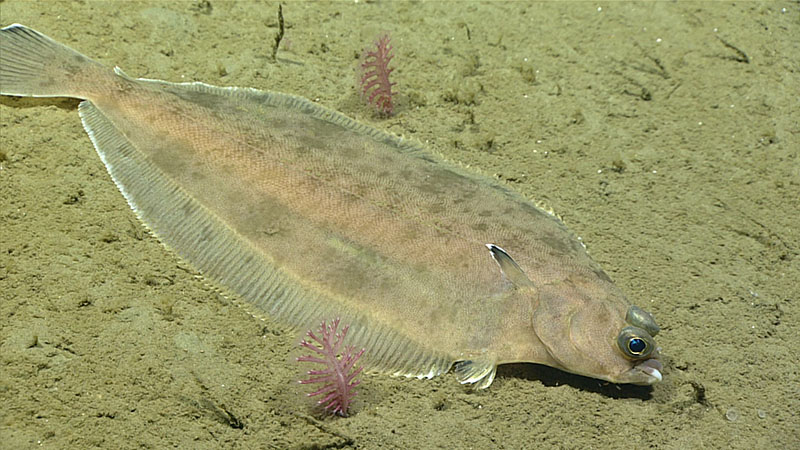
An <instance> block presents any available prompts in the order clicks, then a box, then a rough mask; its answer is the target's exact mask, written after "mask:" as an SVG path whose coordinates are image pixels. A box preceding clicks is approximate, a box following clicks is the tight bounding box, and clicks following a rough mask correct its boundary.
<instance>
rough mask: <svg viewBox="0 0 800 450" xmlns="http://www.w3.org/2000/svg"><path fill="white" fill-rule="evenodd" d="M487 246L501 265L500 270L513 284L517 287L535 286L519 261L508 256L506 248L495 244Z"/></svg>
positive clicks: (493, 257)
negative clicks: (518, 263)
mask: <svg viewBox="0 0 800 450" xmlns="http://www.w3.org/2000/svg"><path fill="white" fill-rule="evenodd" d="M486 248H488V249H489V252H490V253H491V254H492V259H494V261H495V262H496V263H497V265H498V266H500V271H501V272H503V275H504V276H505V277H506V279H507V280H508V281H510V282H511V284H513V285H514V287H516V288H522V287H533V283H532V282H531V280H529V279H528V276H527V275H525V272H523V271H522V269H521V268H520V267H519V265H517V263H516V262H515V261H514V260H513V259H511V257H510V256H508V253H506V251H505V250H503V249H502V248H500V247H498V246H496V245H494V244H486Z"/></svg>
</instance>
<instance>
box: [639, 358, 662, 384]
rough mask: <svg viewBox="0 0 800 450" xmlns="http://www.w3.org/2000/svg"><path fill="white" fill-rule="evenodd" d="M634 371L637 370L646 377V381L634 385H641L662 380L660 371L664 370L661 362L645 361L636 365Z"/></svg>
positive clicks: (654, 360) (655, 360)
mask: <svg viewBox="0 0 800 450" xmlns="http://www.w3.org/2000/svg"><path fill="white" fill-rule="evenodd" d="M634 369H635V370H639V371H640V372H641V373H643V374H645V375H647V379H646V380H645V381H644V382H641V383H636V384H642V385H649V384H655V383H658V382H659V381H661V380H662V379H663V378H664V377H663V376H662V375H661V371H662V370H663V369H664V367H663V366H662V365H661V362H659V361H658V360H657V359H648V360H645V361H643V362H641V363H639V364H637V365H636V367H635V368H634Z"/></svg>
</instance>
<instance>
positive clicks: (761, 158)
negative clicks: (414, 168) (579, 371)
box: [0, 0, 800, 449]
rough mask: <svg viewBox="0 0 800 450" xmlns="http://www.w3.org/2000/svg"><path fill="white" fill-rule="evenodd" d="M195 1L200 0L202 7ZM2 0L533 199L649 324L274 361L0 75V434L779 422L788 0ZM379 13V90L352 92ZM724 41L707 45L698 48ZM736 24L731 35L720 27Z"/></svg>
mask: <svg viewBox="0 0 800 450" xmlns="http://www.w3.org/2000/svg"><path fill="white" fill-rule="evenodd" d="M208 5H210V7H209V6H208ZM283 11H284V16H285V19H286V25H287V30H286V36H285V38H284V41H283V44H282V46H281V49H280V50H279V52H278V61H277V62H272V61H271V60H270V59H269V57H268V55H269V54H270V51H271V46H272V42H273V37H274V35H275V33H276V14H277V4H275V3H271V2H242V3H227V2H220V1H214V0H212V1H211V2H210V3H209V2H142V3H139V2H84V1H82V2H64V3H58V2H46V3H31V2H20V1H4V2H0V24H2V25H8V24H10V23H14V22H19V23H23V24H26V25H28V26H31V27H34V28H36V29H38V30H40V31H42V32H44V33H46V34H48V35H50V36H51V37H53V38H55V39H57V40H59V41H61V42H63V43H65V44H68V45H70V46H72V47H74V48H75V49H78V50H80V51H81V52H83V53H85V54H86V55H88V56H91V57H93V58H96V59H97V60H99V61H101V62H103V63H105V64H109V65H115V64H116V65H119V66H120V67H122V68H124V70H125V71H126V72H127V73H128V74H130V75H133V76H138V77H146V78H156V79H164V80H169V81H175V82H179V81H194V80H201V81H205V82H208V83H211V84H217V85H226V86H228V85H233V86H250V87H255V88H260V89H271V90H277V91H283V92H288V93H293V94H299V95H302V96H305V97H308V98H311V99H313V100H315V101H317V102H319V103H320V104H322V105H325V106H328V107H331V108H334V109H337V110H340V111H342V112H344V113H345V114H347V115H350V116H352V117H355V118H357V119H358V120H362V121H365V122H368V123H371V124H373V125H374V126H376V127H378V128H381V129H384V130H388V131H390V132H393V133H396V134H401V135H404V136H407V137H411V138H414V139H417V140H418V141H420V142H423V143H424V145H425V146H427V147H428V148H430V149H431V150H432V151H436V152H439V153H441V154H442V155H444V157H445V158H447V159H449V160H452V161H457V162H458V163H462V164H465V165H469V166H472V167H475V168H477V169H478V170H480V171H482V172H484V173H485V174H487V175H490V176H496V177H499V178H500V179H502V180H505V182H507V183H508V184H509V185H511V186H512V187H513V188H514V189H517V190H519V191H521V192H523V193H525V194H527V195H529V196H531V197H533V198H536V199H540V200H543V201H545V202H546V203H547V204H549V205H550V206H552V207H553V208H554V209H555V210H556V211H557V212H558V213H560V214H561V215H562V216H563V217H564V219H565V221H566V222H567V224H568V225H569V226H570V227H571V228H572V229H573V230H575V231H576V232H577V233H579V234H580V236H581V237H582V238H583V239H584V240H585V242H587V243H588V245H589V249H590V251H591V254H592V255H593V257H594V258H595V259H596V260H598V262H600V264H601V265H602V266H603V267H604V268H605V270H606V271H607V272H608V273H609V274H610V275H611V276H612V278H614V279H615V281H616V282H617V283H618V284H619V285H620V287H621V288H622V289H623V290H624V291H625V292H626V293H627V294H628V296H629V298H630V300H631V301H632V302H634V303H636V304H638V305H640V306H642V307H643V308H645V309H648V310H650V311H651V312H652V313H653V314H654V315H655V317H656V318H657V320H658V322H659V323H660V325H661V327H662V332H661V334H659V336H658V343H659V345H661V346H662V347H663V354H664V363H665V366H666V368H665V371H664V372H665V379H664V381H663V382H662V383H660V384H658V385H656V386H655V387H653V388H652V389H649V388H642V387H631V386H615V385H609V384H607V383H604V382H600V381H597V380H594V379H589V378H583V377H579V376H574V375H569V374H565V373H562V372H559V371H556V370H553V369H549V368H546V367H543V366H538V365H532V364H516V365H511V366H506V367H501V369H500V370H499V373H498V377H497V379H496V380H495V382H494V384H493V385H492V386H491V387H490V388H489V389H488V390H485V391H479V392H473V391H472V390H470V389H469V388H466V387H464V386H461V385H460V384H458V383H457V381H456V379H455V377H454V376H453V375H452V374H448V375H445V376H442V377H439V378H436V379H433V380H416V379H412V380H406V379H396V378H390V377H386V376H380V375H368V376H365V377H364V378H363V387H361V389H360V395H359V396H358V397H357V399H356V402H355V405H354V407H353V410H352V415H351V417H349V418H345V419H342V418H336V417H326V416H324V415H320V414H319V413H318V412H316V411H315V410H314V408H313V403H312V402H310V401H309V400H308V399H307V398H305V397H304V396H303V393H304V392H306V391H305V390H304V389H302V387H300V386H298V385H297V384H296V383H295V380H296V379H298V377H299V375H298V374H299V372H300V370H301V368H300V367H298V365H297V364H296V363H295V362H294V361H293V356H294V355H296V354H297V349H296V348H297V342H298V340H299V336H300V331H299V330H292V329H290V328H288V327H286V325H285V324H282V323H277V322H272V321H269V320H266V321H260V320H257V319H254V318H252V317H251V316H249V315H248V314H247V313H246V312H245V311H244V310H242V309H241V308H238V307H236V306H234V305H233V304H232V303H231V301H230V300H228V299H226V298H225V297H224V296H222V295H220V294H218V293H217V291H216V290H215V289H214V288H212V287H209V286H207V285H206V284H205V282H204V281H203V280H202V279H200V278H199V277H198V276H197V273H196V272H195V271H194V270H193V269H192V268H191V267H190V266H189V265H187V264H186V263H184V262H181V261H179V260H178V259H177V258H176V257H175V256H174V255H172V254H171V253H170V252H168V251H167V250H165V249H164V248H163V247H162V246H161V244H159V242H158V241H157V240H156V239H155V238H153V237H152V236H150V235H148V234H147V233H146V232H145V231H144V229H143V227H141V226H140V225H139V223H138V222H137V220H136V218H135V217H134V215H133V213H132V212H131V211H130V210H129V208H128V206H127V204H126V203H125V200H124V199H123V197H122V196H121V195H120V194H119V193H118V192H117V189H116V187H115V186H114V183H113V182H112V181H111V179H110V178H109V176H108V175H107V173H106V171H105V168H104V167H103V165H102V163H101V161H100V159H99V158H98V157H97V155H96V154H95V152H94V149H93V147H92V144H91V142H90V141H89V139H88V137H87V136H86V133H85V132H84V131H83V129H82V127H81V123H80V119H79V117H78V113H77V110H76V108H77V104H78V102H77V101H73V100H60V99H26V100H17V99H11V98H8V97H4V98H2V99H0V114H2V115H1V116H0V302H1V303H0V361H2V365H1V366H0V404H2V408H0V417H1V418H2V420H1V421H0V447H3V448H9V449H21V448H36V447H42V448H54V449H65V448H81V449H86V448H167V447H176V448H197V449H202V448H248V449H250V448H309V447H312V448H327V447H335V448H365V449H370V448H379V447H380V448H508V449H511V448H582V449H584V448H637V449H638V448H675V449H677V448H743V449H754V448H760V449H765V448H798V447H800V417H798V412H799V411H800V380H798V373H799V372H800V368H799V367H800V366H799V365H798V364H797V361H798V360H800V350H799V347H798V345H797V343H798V342H800V331H799V330H800V327H798V323H799V322H798V321H799V320H800V305H799V304H798V302H799V301H800V298H798V297H799V295H798V294H800V287H799V286H800V255H798V251H800V226H799V225H798V224H800V213H798V211H800V200H799V199H800V159H799V158H800V157H799V156H798V154H799V153H800V123H799V121H800V113H799V111H800V103H799V102H798V99H797V95H798V91H799V90H800V62H799V61H800V4H798V3H797V2H768V3H757V2H736V3H719V2H713V3H712V2H678V3H674V2H658V3H621V2H584V3H572V2H571V3H565V4H559V3H544V4H542V3H533V4H529V3H521V2H520V3H491V4H482V3H472V2H461V3H440V2H409V3H400V2H398V3H390V2H371V1H360V2H357V3H354V2H347V3H295V2H286V3H285V4H284V9H283ZM381 31H389V32H390V33H391V36H392V40H393V42H394V45H395V49H396V57H395V60H394V65H395V67H396V71H395V73H394V74H393V75H394V80H395V81H396V82H397V86H396V91H397V97H396V100H397V108H396V115H395V116H393V117H391V118H389V119H381V118H378V117H376V116H375V115H374V114H373V113H372V112H371V110H370V109H369V108H367V107H366V106H365V105H363V104H362V103H361V101H360V99H359V97H358V95H357V93H356V91H355V90H354V77H355V75H354V67H355V65H356V61H357V57H358V55H359V54H360V52H361V49H362V48H363V47H364V46H366V45H369V44H370V43H371V41H372V40H373V39H374V38H375V37H376V36H377V35H378V33H379V32H381ZM725 43H727V44H728V45H726V44H725ZM736 49H738V51H737V50H736Z"/></svg>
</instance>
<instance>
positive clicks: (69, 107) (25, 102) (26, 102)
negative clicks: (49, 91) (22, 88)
mask: <svg viewBox="0 0 800 450" xmlns="http://www.w3.org/2000/svg"><path fill="white" fill-rule="evenodd" d="M81 101H82V100H80V99H77V98H68V97H42V98H32V97H0V105H3V106H8V107H11V108H17V109H28V108H40V107H42V106H55V107H57V108H59V109H63V110H65V111H77V110H78V105H79V104H80V103H81Z"/></svg>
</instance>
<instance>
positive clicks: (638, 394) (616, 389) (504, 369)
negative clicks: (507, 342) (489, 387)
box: [497, 363, 653, 400]
mask: <svg viewBox="0 0 800 450" xmlns="http://www.w3.org/2000/svg"><path fill="white" fill-rule="evenodd" d="M503 377H512V378H520V379H525V380H530V381H539V382H541V383H542V384H543V385H545V386H564V385H567V386H571V387H573V388H576V389H580V390H582V391H588V392H594V393H596V394H600V395H603V396H605V397H609V398H638V399H640V400H650V399H652V398H653V388H652V386H638V385H632V384H614V383H609V382H607V381H603V380H598V379H596V378H589V377H584V376H581V375H575V374H571V373H568V372H564V371H561V370H558V369H555V368H552V367H548V366H544V365H541V364H529V363H518V364H503V365H501V366H498V367H497V378H503Z"/></svg>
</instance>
